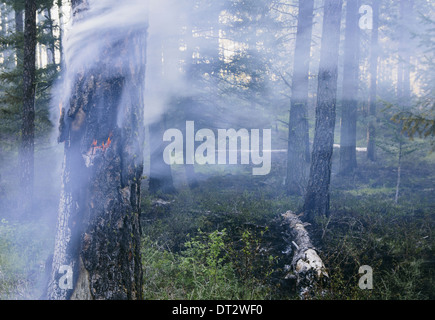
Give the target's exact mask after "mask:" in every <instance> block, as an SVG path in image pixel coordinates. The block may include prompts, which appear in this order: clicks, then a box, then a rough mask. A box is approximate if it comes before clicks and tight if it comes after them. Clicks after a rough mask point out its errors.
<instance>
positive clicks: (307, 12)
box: [286, 0, 314, 195]
mask: <svg viewBox="0 0 435 320" xmlns="http://www.w3.org/2000/svg"><path fill="white" fill-rule="evenodd" d="M313 11H314V1H313V0H309V1H302V0H300V1H299V12H298V27H297V33H296V44H295V54H294V62H293V77H292V90H291V91H292V98H291V107H290V119H289V131H288V151H287V178H286V188H287V192H288V193H289V194H299V195H302V194H303V193H304V191H305V180H306V170H305V169H306V167H307V163H309V161H310V143H309V134H308V110H307V108H308V106H307V104H308V77H309V63H310V58H311V57H310V51H311V50H310V49H311V34H312V24H313Z"/></svg>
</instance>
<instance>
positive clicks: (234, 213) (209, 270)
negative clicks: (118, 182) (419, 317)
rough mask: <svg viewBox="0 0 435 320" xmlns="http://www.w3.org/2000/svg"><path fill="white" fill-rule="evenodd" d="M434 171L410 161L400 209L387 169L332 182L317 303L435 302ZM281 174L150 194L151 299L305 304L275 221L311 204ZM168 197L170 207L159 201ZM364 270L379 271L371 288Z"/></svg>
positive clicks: (316, 233)
mask: <svg viewBox="0 0 435 320" xmlns="http://www.w3.org/2000/svg"><path fill="white" fill-rule="evenodd" d="M432 172H433V168H432V167H430V166H427V167H424V166H423V167H420V168H419V169H418V170H415V171H413V170H412V167H411V166H410V165H409V164H408V163H404V165H403V175H402V182H403V184H402V185H401V189H400V197H399V201H398V203H397V204H396V203H395V202H394V195H395V178H396V172H395V171H394V170H393V169H391V168H388V167H387V166H383V165H382V163H378V164H372V163H364V162H361V164H360V166H359V168H358V171H357V173H356V175H355V176H353V177H351V178H349V177H346V178H344V177H338V176H335V177H334V178H333V182H332V183H333V185H332V187H331V189H332V194H331V215H330V217H328V218H323V219H318V221H317V225H311V226H308V227H307V229H308V231H309V232H310V234H311V236H312V239H313V241H314V243H315V245H316V247H317V248H318V249H319V250H320V255H321V258H322V259H323V261H324V263H325V265H326V267H327V270H328V274H329V278H328V281H326V282H325V284H322V286H320V285H319V287H317V288H316V289H315V291H314V292H315V294H314V296H313V297H312V298H313V299H333V300H347V299H354V300H361V299H363V300H364V299H394V300H397V299H400V300H401V299H434V298H435V292H434V288H435V286H434V279H435V277H434V276H435V274H434V270H435V268H434V266H435V261H434V259H433V257H434V256H435V247H434V241H433V236H434V235H433V232H432V230H433V229H434V226H435V225H434V222H435V210H434V208H435V206H434V201H433V200H434V199H433V197H432V198H431V197H430V196H429V194H430V183H431V181H433V180H432V179H433V173H432ZM278 177H279V176H277V177H276V179H275V180H273V177H272V178H269V179H270V180H269V182H264V181H261V180H259V179H257V178H255V177H252V176H249V175H248V176H246V175H238V176H236V175H226V176H224V175H222V176H216V177H211V178H209V179H204V180H203V181H201V182H200V185H199V187H198V188H196V189H193V190H189V189H188V188H183V189H180V190H179V192H178V194H176V195H171V196H167V195H165V196H159V197H152V196H146V197H145V202H144V203H143V213H144V215H143V216H144V222H143V232H144V243H143V252H144V255H143V265H144V270H145V272H144V282H145V298H146V299H174V298H175V299H228V300H230V299H231V300H232V299H298V298H299V297H298V296H297V295H296V291H295V287H294V283H291V282H290V280H285V279H284V278H285V272H284V271H283V270H284V268H285V265H286V264H289V259H290V258H291V257H288V256H285V254H284V253H283V250H284V249H285V243H284V241H283V234H282V232H283V229H282V228H281V227H280V226H277V225H276V221H277V220H276V218H277V217H278V216H279V215H280V214H282V213H284V212H286V211H287V210H293V211H298V210H299V208H300V207H301V205H302V200H303V199H302V197H288V196H286V195H285V193H284V192H282V187H281V188H277V187H276V186H277V185H279V184H275V185H273V183H270V182H271V181H272V182H276V181H278V180H279V178H278ZM162 197H163V198H164V201H165V204H164V205H155V203H154V204H153V201H155V199H156V198H158V199H161V198H162ZM248 235H249V236H248ZM248 239H249V240H248ZM246 243H249V245H246ZM361 266H370V267H371V268H372V270H373V289H371V290H362V289H361V288H360V287H359V285H358V283H359V279H360V278H361V276H362V274H359V268H360V267H361Z"/></svg>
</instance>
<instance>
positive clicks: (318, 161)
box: [303, 0, 343, 221]
mask: <svg viewBox="0 0 435 320" xmlns="http://www.w3.org/2000/svg"><path fill="white" fill-rule="evenodd" d="M342 4H343V3H342V1H341V0H325V5H324V17H323V35H322V42H321V53H320V65H319V76H318V88H317V106H316V125H315V134H314V143H313V153H312V158H311V168H310V178H309V180H308V187H307V192H306V194H305V201H304V208H303V209H304V213H305V218H306V219H307V220H309V221H314V217H315V216H316V215H318V216H327V215H329V198H330V195H329V184H330V179H331V166H332V153H333V146H334V128H335V116H336V111H335V109H336V95H337V73H338V55H339V52H338V49H339V43H340V21H341V11H342Z"/></svg>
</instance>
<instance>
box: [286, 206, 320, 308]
mask: <svg viewBox="0 0 435 320" xmlns="http://www.w3.org/2000/svg"><path fill="white" fill-rule="evenodd" d="M282 219H283V222H282V225H288V226H289V230H288V237H287V239H285V240H286V241H287V242H289V244H288V246H287V249H286V250H285V252H286V253H287V254H289V253H292V254H293V258H292V261H291V264H290V265H289V266H288V267H287V269H288V271H289V273H288V275H287V276H286V278H287V279H290V278H294V279H296V285H297V287H298V291H299V296H300V297H301V298H302V299H305V298H309V297H310V296H311V294H312V293H313V289H315V285H316V284H317V283H318V282H319V281H321V280H322V279H325V277H328V273H327V272H326V268H325V265H324V264H323V261H322V259H321V258H320V257H319V255H318V253H317V249H316V248H315V247H314V245H313V244H312V242H311V239H310V236H309V234H308V232H307V230H306V229H305V226H306V225H307V224H306V223H303V222H302V221H301V220H300V218H299V217H298V216H297V215H295V214H294V213H293V212H291V211H287V212H286V213H285V214H283V215H282Z"/></svg>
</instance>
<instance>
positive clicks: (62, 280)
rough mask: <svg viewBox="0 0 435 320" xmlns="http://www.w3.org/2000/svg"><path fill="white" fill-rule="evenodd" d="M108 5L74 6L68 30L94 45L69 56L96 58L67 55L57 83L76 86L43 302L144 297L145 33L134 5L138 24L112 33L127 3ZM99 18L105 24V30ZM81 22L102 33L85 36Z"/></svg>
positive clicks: (65, 117) (65, 114) (66, 112)
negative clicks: (114, 12)
mask: <svg viewBox="0 0 435 320" xmlns="http://www.w3.org/2000/svg"><path fill="white" fill-rule="evenodd" d="M110 2H111V1H106V2H105V3H97V2H94V1H89V3H90V4H89V5H88V4H86V5H85V4H84V3H82V2H81V1H73V12H74V19H75V24H74V25H73V30H74V28H76V29H78V30H79V31H80V32H78V33H77V34H75V36H77V37H81V36H82V37H85V36H87V37H92V36H94V37H95V38H93V39H90V40H87V41H86V39H87V38H85V40H84V43H85V44H83V43H81V42H82V41H79V42H78V43H80V47H79V48H76V49H77V50H76V51H74V47H73V46H70V47H69V50H70V52H69V53H70V54H71V52H73V53H74V54H77V55H79V54H82V55H83V56H82V58H83V59H85V58H88V57H89V53H90V52H91V51H87V49H89V48H87V47H86V45H88V46H90V47H91V49H92V50H95V49H98V51H97V53H96V55H95V57H94V59H92V56H91V57H90V59H89V61H82V60H81V59H80V57H79V56H75V55H72V56H71V57H69V59H68V58H67V59H66V67H67V70H68V72H69V74H67V75H66V77H65V78H66V79H68V78H69V76H73V77H74V78H73V79H74V81H71V83H72V88H71V94H70V95H69V96H68V98H67V99H65V100H66V101H65V100H64V102H63V103H64V104H63V106H64V108H63V109H62V111H61V121H60V138H59V140H60V142H64V143H65V155H64V165H63V177H62V193H61V199H60V208H59V218H58V229H57V236H56V243H55V251H54V256H53V268H52V273H51V279H50V283H49V289H48V298H49V299H61V300H62V299H141V298H142V268H141V257H140V237H141V229H140V219H139V216H140V183H141V179H142V171H143V145H144V129H143V115H144V114H143V109H144V105H143V86H144V77H145V49H146V32H147V24H146V23H145V22H144V21H143V19H144V18H143V17H144V16H145V15H144V13H143V12H142V13H141V20H140V19H139V17H138V15H139V14H138V10H139V9H143V7H144V4H143V3H142V4H139V3H138V2H137V1H134V3H135V4H136V5H137V6H139V7H140V8H136V10H134V9H132V11H131V12H132V13H133V14H136V16H134V17H132V18H131V19H129V20H128V21H127V22H126V23H125V24H124V25H123V26H122V27H119V25H118V24H117V23H116V21H113V19H115V20H116V18H117V16H116V15H111V10H116V9H118V10H121V9H126V8H125V7H123V6H128V5H133V2H132V1H126V2H125V3H124V2H122V3H120V2H118V3H116V4H111V3H110ZM129 2H131V3H129ZM111 5H112V6H113V7H111ZM93 6H94V7H93ZM99 6H100V7H99ZM105 6H106V7H105ZM95 8H99V9H100V11H98V10H97V9H95ZM126 11H127V10H125V11H124V13H125V12H126ZM89 12H90V13H89ZM88 13H89V14H88ZM98 14H101V15H100V16H99V15H98ZM104 15H107V16H109V17H110V19H112V21H111V22H110V21H109V25H107V23H106V24H105V23H104V21H105V20H104V19H103V18H104V17H105V16H104ZM88 16H92V18H90V19H93V21H91V22H90V23H93V24H92V25H93V26H95V24H94V22H95V21H100V22H101V25H100V26H101V27H100V28H99V29H97V30H95V29H94V30H89V28H88V27H89V26H88V25H87V24H86V23H87V17H88ZM120 16H122V15H120ZM122 18H124V19H125V16H122ZM134 18H137V19H138V20H137V21H140V22H138V23H139V24H137V23H136V24H135V20H134ZM111 23H113V24H111ZM112 25H114V26H116V29H115V27H111V26H112ZM83 30H85V31H88V32H93V33H92V34H88V35H85V34H83ZM72 32H74V31H72ZM96 44H98V46H95V45H96ZM92 52H93V53H95V51H92ZM67 53H68V51H67ZM86 53H87V55H86ZM71 73H74V74H73V75H71ZM65 106H66V107H67V108H65Z"/></svg>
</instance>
